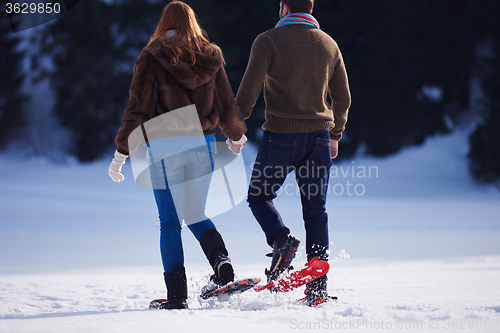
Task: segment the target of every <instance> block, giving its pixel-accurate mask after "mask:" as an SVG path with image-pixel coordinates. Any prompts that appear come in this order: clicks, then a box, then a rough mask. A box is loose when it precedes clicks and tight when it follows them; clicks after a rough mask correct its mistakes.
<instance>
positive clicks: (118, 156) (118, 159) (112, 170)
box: [108, 150, 128, 183]
mask: <svg viewBox="0 0 500 333" xmlns="http://www.w3.org/2000/svg"><path fill="white" fill-rule="evenodd" d="M127 157H128V156H127V155H124V154H122V153H120V152H119V151H118V150H117V151H115V158H113V161H112V162H111V164H110V165H109V170H108V174H109V176H110V177H111V179H113V181H115V182H117V183H119V182H121V181H123V180H124V179H125V177H124V176H123V175H122V173H121V171H122V165H124V164H125V160H126V159H127Z"/></svg>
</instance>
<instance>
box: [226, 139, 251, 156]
mask: <svg viewBox="0 0 500 333" xmlns="http://www.w3.org/2000/svg"><path fill="white" fill-rule="evenodd" d="M245 141H247V137H246V136H245V134H243V136H242V137H241V138H240V139H239V140H238V141H234V140H231V139H227V140H226V143H227V147H228V148H229V150H231V151H232V152H233V154H234V155H239V154H240V153H241V149H242V148H243V147H244V146H245V145H246V143H245Z"/></svg>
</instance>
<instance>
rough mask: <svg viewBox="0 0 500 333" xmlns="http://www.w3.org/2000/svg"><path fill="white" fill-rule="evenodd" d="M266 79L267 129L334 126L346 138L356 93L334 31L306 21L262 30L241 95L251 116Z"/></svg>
mask: <svg viewBox="0 0 500 333" xmlns="http://www.w3.org/2000/svg"><path fill="white" fill-rule="evenodd" d="M262 83H264V99H265V101H266V121H265V123H264V125H263V126H262V127H263V128H264V129H266V130H269V131H271V132H276V133H304V132H313V131H319V130H329V131H330V137H331V138H332V139H334V140H337V141H339V140H340V139H341V138H342V132H343V131H344V128H345V124H346V122H347V113H348V110H349V106H350V104H351V94H350V91H349V83H348V79H347V73H346V70H345V66H344V61H343V59H342V54H341V53H340V50H339V47H338V45H337V43H336V42H335V41H334V40H333V39H332V38H331V37H330V36H329V35H327V34H326V33H324V32H323V31H321V30H319V29H316V28H313V27H310V26H306V25H287V26H282V27H279V28H273V29H271V30H268V31H266V32H264V33H262V34H260V35H259V36H257V38H256V39H255V41H254V43H253V45H252V50H251V52H250V60H249V62H248V66H247V69H246V72H245V75H244V76H243V80H242V82H241V85H240V87H239V89H238V94H237V96H236V101H237V103H238V105H239V107H240V110H241V113H242V115H243V117H244V118H245V119H246V118H248V117H250V114H251V113H252V109H253V107H254V106H255V103H256V101H257V98H258V96H259V94H260V91H261V89H262ZM328 93H329V94H330V97H331V100H332V104H330V103H329V102H328V100H327V96H328Z"/></svg>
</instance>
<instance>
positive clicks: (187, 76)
mask: <svg viewBox="0 0 500 333" xmlns="http://www.w3.org/2000/svg"><path fill="white" fill-rule="evenodd" d="M313 5H314V0H282V1H281V2H280V8H279V16H280V20H279V22H278V24H277V26H276V27H275V28H273V29H271V30H269V31H267V32H265V33H262V34H261V35H259V36H258V37H257V38H256V39H255V41H254V43H253V46H252V49H251V53H250V59H249V63H248V66H247V69H246V72H245V75H244V77H243V79H242V82H241V85H240V87H239V90H238V93H237V95H236V98H235V97H234V94H233V92H232V90H231V87H230V85H229V82H228V79H227V76H226V73H225V70H224V68H223V65H224V59H223V55H222V51H221V50H220V48H218V47H217V46H216V45H214V44H211V43H210V42H209V41H208V39H207V36H206V33H205V32H204V31H203V30H202V29H201V27H200V26H199V24H198V22H197V17H196V15H195V13H194V11H193V10H192V9H191V8H190V7H189V6H188V5H186V4H185V3H183V2H181V1H172V2H171V3H169V4H168V5H167V6H166V7H165V8H164V10H163V13H162V16H161V19H160V22H159V24H158V27H157V29H156V31H155V33H154V34H153V36H152V37H151V40H150V41H149V43H148V45H147V46H146V47H145V48H144V49H143V51H142V53H141V54H140V55H139V58H138V60H137V62H136V63H135V66H134V76H133V79H132V84H131V87H130V100H129V103H128V106H127V108H126V109H125V112H124V116H123V120H122V125H121V127H120V129H119V132H118V135H117V137H116V143H117V146H118V148H117V150H116V152H115V157H114V159H113V161H112V163H111V165H110V167H109V174H110V176H111V178H112V179H113V180H114V181H117V182H120V181H122V180H123V175H122V174H121V167H122V165H123V164H124V163H125V160H126V158H127V157H128V155H129V154H130V153H131V151H132V150H133V148H134V147H129V146H128V141H127V140H128V137H129V135H130V133H131V132H132V131H133V130H134V129H135V128H137V127H142V130H143V131H144V123H145V122H147V121H148V120H151V119H153V118H155V117H157V116H160V115H162V114H165V113H167V112H169V111H173V110H177V109H179V108H183V107H186V106H190V105H193V104H194V105H195V107H196V111H197V113H198V116H199V120H200V123H201V128H202V130H203V134H204V137H205V140H206V142H207V145H208V147H209V148H208V152H197V153H192V152H184V153H180V154H174V155H175V159H174V158H172V154H166V155H165V156H163V157H165V158H163V157H160V158H156V159H154V158H150V161H149V170H150V175H151V180H152V183H153V186H154V196H155V199H156V203H157V206H158V211H159V216H160V228H161V229H160V230H161V231H160V252H161V258H162V262H163V268H164V279H165V283H166V287H167V299H168V302H166V304H165V307H166V308H170V309H182V308H187V303H186V300H187V282H186V273H185V269H184V257H183V248H182V240H181V221H182V220H183V219H184V221H185V222H186V224H187V225H188V227H189V229H190V230H191V231H192V233H193V234H194V236H195V237H196V238H197V240H198V241H199V242H200V245H201V247H202V249H203V252H204V253H205V255H206V257H207V259H208V261H209V262H210V265H211V266H212V267H213V269H214V275H213V276H212V277H211V279H212V280H213V282H214V283H217V284H220V285H224V284H226V283H228V282H230V281H233V280H234V271H233V267H232V265H231V262H230V260H229V258H228V251H227V249H226V246H225V245H224V241H223V239H222V237H221V235H220V233H219V232H218V231H217V229H216V227H215V225H214V224H213V222H212V221H211V220H210V219H209V218H206V216H205V215H204V210H205V202H206V195H207V192H208V186H209V183H210V177H208V181H206V180H205V181H203V180H201V179H202V178H203V179H207V177H199V178H200V180H197V182H189V184H190V186H191V187H192V186H196V188H190V186H187V185H186V184H187V183H186V184H185V185H184V188H183V189H182V190H183V192H182V191H181V192H177V190H175V191H174V189H173V187H172V186H169V183H171V181H172V179H174V178H179V177H180V178H181V179H182V177H184V179H185V178H186V177H192V178H196V177H198V175H207V174H210V173H211V172H212V171H213V156H212V154H213V152H214V151H213V149H211V148H210V147H212V146H211V144H210V143H211V142H214V141H215V137H214V134H215V127H217V126H218V127H219V128H220V129H221V131H222V133H223V134H224V135H225V136H226V137H227V138H228V139H227V141H226V142H227V144H228V147H229V149H231V150H232V152H233V153H234V154H239V153H240V152H241V149H242V147H243V146H244V145H245V141H246V137H245V135H244V134H245V132H246V125H245V122H244V119H246V118H248V117H250V115H251V112H252V109H253V107H254V105H255V103H256V100H257V98H258V96H259V94H260V91H261V89H262V84H263V83H264V97H265V101H266V121H265V123H264V125H263V128H264V129H265V131H264V134H263V137H262V142H261V146H260V149H259V152H258V155H257V158H256V162H255V166H254V170H253V173H252V179H251V181H250V187H249V191H248V200H247V201H248V203H249V206H250V208H251V210H252V213H253V214H254V216H255V218H256V219H257V221H258V222H259V224H260V226H261V227H262V229H263V231H264V233H265V235H266V240H267V243H268V244H269V245H270V246H271V247H272V249H273V250H272V257H273V258H272V262H271V267H270V269H266V275H267V276H268V280H274V279H276V278H277V276H278V275H279V274H280V273H281V272H283V271H284V270H285V269H286V268H288V267H289V266H290V263H291V261H292V259H293V258H294V256H295V251H296V250H297V248H298V244H299V241H298V240H297V239H295V238H294V237H292V236H290V230H289V229H288V228H287V227H286V226H285V224H284V222H283V221H282V219H281V216H280V214H279V213H278V211H277V210H276V208H275V206H274V204H273V199H274V198H275V197H276V191H278V189H279V188H280V186H281V185H282V184H283V182H284V180H285V178H286V175H287V174H288V173H289V172H290V171H291V170H295V171H296V172H295V177H296V181H297V184H298V186H299V188H300V190H301V191H300V193H301V201H302V207H303V219H304V224H305V229H306V252H307V259H308V260H310V259H311V258H313V257H315V256H319V257H320V258H321V259H322V260H328V254H327V250H328V221H327V213H326V207H325V202H326V193H327V186H328V180H329V178H328V177H329V171H328V169H329V167H330V165H331V161H332V159H333V158H335V157H336V156H337V152H338V141H339V140H340V139H341V136H342V132H343V131H344V127H345V124H346V122H347V113H348V109H349V106H350V92H349V86H348V80H347V74H346V70H345V66H344V62H343V59H342V55H341V53H340V50H339V48H338V46H337V44H336V43H335V41H334V40H333V39H332V38H331V37H329V36H328V35H327V34H326V33H324V32H322V31H321V30H320V26H319V24H318V22H317V21H316V20H315V19H314V17H313V16H312V15H311V14H312V10H313ZM328 94H329V95H330V97H331V101H332V103H331V105H330V104H329V103H328V101H327V96H328ZM144 134H145V131H144ZM146 141H147V140H146ZM166 145H167V146H168V145H169V144H168V142H167V143H166ZM148 147H149V145H148ZM129 149H130V150H129ZM300 169H306V171H307V172H302V173H301V172H298V170H299V171H300ZM304 175H305V176H304ZM167 179H169V180H168V181H167ZM312 188H314V190H311V189H312ZM179 198H180V199H179ZM179 200H180V201H183V202H182V205H183V209H182V211H180V210H179V209H177V210H176V209H175V203H174V201H179ZM193 216H198V217H197V218H193ZM199 216H204V217H205V218H204V219H203V218H200V217H199ZM306 295H307V297H306V300H307V303H308V304H309V305H313V304H314V305H315V304H318V303H321V302H323V301H326V300H327V297H328V295H327V284H326V276H323V277H321V278H319V279H317V280H315V281H313V282H311V283H309V284H308V285H307V287H306Z"/></svg>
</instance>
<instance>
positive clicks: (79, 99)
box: [35, 0, 132, 161]
mask: <svg viewBox="0 0 500 333" xmlns="http://www.w3.org/2000/svg"><path fill="white" fill-rule="evenodd" d="M113 9H114V8H113V6H112V5H111V4H107V3H104V2H101V1H99V0H87V1H81V2H80V3H79V4H78V6H77V7H76V8H75V9H73V10H72V11H71V12H69V13H67V14H66V15H64V16H62V17H61V18H59V19H57V20H56V21H55V23H53V24H50V25H48V27H47V29H46V31H45V34H44V36H43V37H42V40H41V43H42V52H41V55H40V56H48V57H50V58H52V61H53V64H54V68H55V69H54V70H53V71H51V72H48V73H45V75H48V77H49V78H50V80H51V86H52V88H53V89H54V91H55V93H56V103H55V110H54V114H55V115H56V117H57V118H58V119H59V120H60V122H61V123H62V124H63V125H64V126H66V127H68V128H69V129H70V130H71V132H72V137H71V138H68V140H70V141H71V144H72V146H71V150H72V153H73V154H74V155H75V156H76V157H77V158H78V159H79V160H80V161H91V160H94V159H96V158H98V157H99V156H101V154H102V153H103V152H104V151H106V149H107V148H110V147H111V146H112V145H113V140H114V136H115V135H116V126H117V124H119V121H120V116H121V115H122V114H123V108H124V107H125V105H126V100H127V92H128V86H129V85H130V79H131V74H132V70H131V67H130V70H129V71H128V74H125V73H124V72H125V70H124V69H123V68H125V67H127V68H128V66H123V64H124V63H126V64H128V63H130V56H129V55H128V54H127V49H126V48H123V47H119V46H117V45H118V41H119V38H120V35H119V34H118V32H116V33H114V32H115V31H113V24H114V19H115V15H116V12H115V11H114V10H113ZM35 60H37V59H35Z"/></svg>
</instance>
